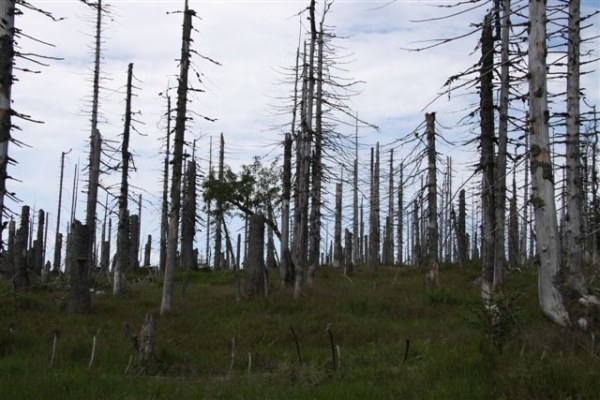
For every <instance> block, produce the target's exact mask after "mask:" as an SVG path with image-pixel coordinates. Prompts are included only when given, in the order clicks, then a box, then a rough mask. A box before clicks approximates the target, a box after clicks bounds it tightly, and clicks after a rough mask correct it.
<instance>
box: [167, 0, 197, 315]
mask: <svg viewBox="0 0 600 400" xmlns="http://www.w3.org/2000/svg"><path fill="white" fill-rule="evenodd" d="M194 15H195V12H194V11H193V10H190V9H189V8H188V4H187V0H186V2H185V7H184V11H183V37H182V41H181V64H180V71H179V84H178V87H177V116H176V118H175V138H174V145H173V168H172V179H171V210H170V212H169V232H168V237H167V263H166V266H165V277H164V283H163V292H162V301H161V306H160V313H161V315H165V314H168V313H169V312H171V308H172V305H173V278H174V275H175V267H176V265H177V243H178V241H179V240H178V238H179V236H178V235H179V211H180V207H181V192H180V187H181V172H182V162H183V143H184V141H185V123H186V119H187V118H186V115H187V112H186V110H187V91H188V71H189V67H190V42H191V32H192V17H193V16H194Z"/></svg>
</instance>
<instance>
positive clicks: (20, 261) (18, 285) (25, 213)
mask: <svg viewBox="0 0 600 400" xmlns="http://www.w3.org/2000/svg"><path fill="white" fill-rule="evenodd" d="M28 238H29V206H23V208H22V210H21V223H20V224H19V229H18V230H17V232H16V235H15V239H14V246H10V249H11V254H12V263H13V287H14V289H15V290H16V291H22V290H25V289H26V288H27V287H29V273H28V272H27V270H28V268H27V240H28Z"/></svg>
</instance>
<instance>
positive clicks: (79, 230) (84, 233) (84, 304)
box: [68, 220, 92, 314]
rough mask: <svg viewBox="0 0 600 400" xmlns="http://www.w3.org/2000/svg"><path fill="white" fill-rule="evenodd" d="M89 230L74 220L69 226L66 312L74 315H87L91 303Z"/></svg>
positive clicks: (90, 308)
mask: <svg viewBox="0 0 600 400" xmlns="http://www.w3.org/2000/svg"><path fill="white" fill-rule="evenodd" d="M89 236H90V233H89V229H88V227H87V225H82V224H81V222H79V221H78V220H75V221H74V222H73V224H72V225H71V239H70V240H71V243H70V252H69V256H70V259H69V260H68V262H69V284H70V286H71V288H70V292H69V302H68V310H69V312H71V313H76V314H89V313H90V312H91V310H92V303H91V298H90V289H89V270H90V268H89V259H88V256H89V254H90V252H89V249H88V246H89Z"/></svg>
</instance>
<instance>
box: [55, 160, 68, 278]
mask: <svg viewBox="0 0 600 400" xmlns="http://www.w3.org/2000/svg"><path fill="white" fill-rule="evenodd" d="M70 151H71V150H69V151H68V152H64V151H63V152H61V154H60V180H59V184H58V209H57V211H56V236H55V239H54V260H53V262H52V270H53V271H54V272H58V271H59V270H60V262H61V250H62V235H61V234H60V215H61V211H62V192H63V178H64V172H65V155H66V154H67V153H69V152H70Z"/></svg>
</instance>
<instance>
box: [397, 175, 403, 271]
mask: <svg viewBox="0 0 600 400" xmlns="http://www.w3.org/2000/svg"><path fill="white" fill-rule="evenodd" d="M398 174H399V177H398V211H397V216H398V217H397V219H398V226H397V234H396V238H397V246H398V265H399V266H402V264H403V263H404V164H403V163H400V170H399V171H398Z"/></svg>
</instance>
